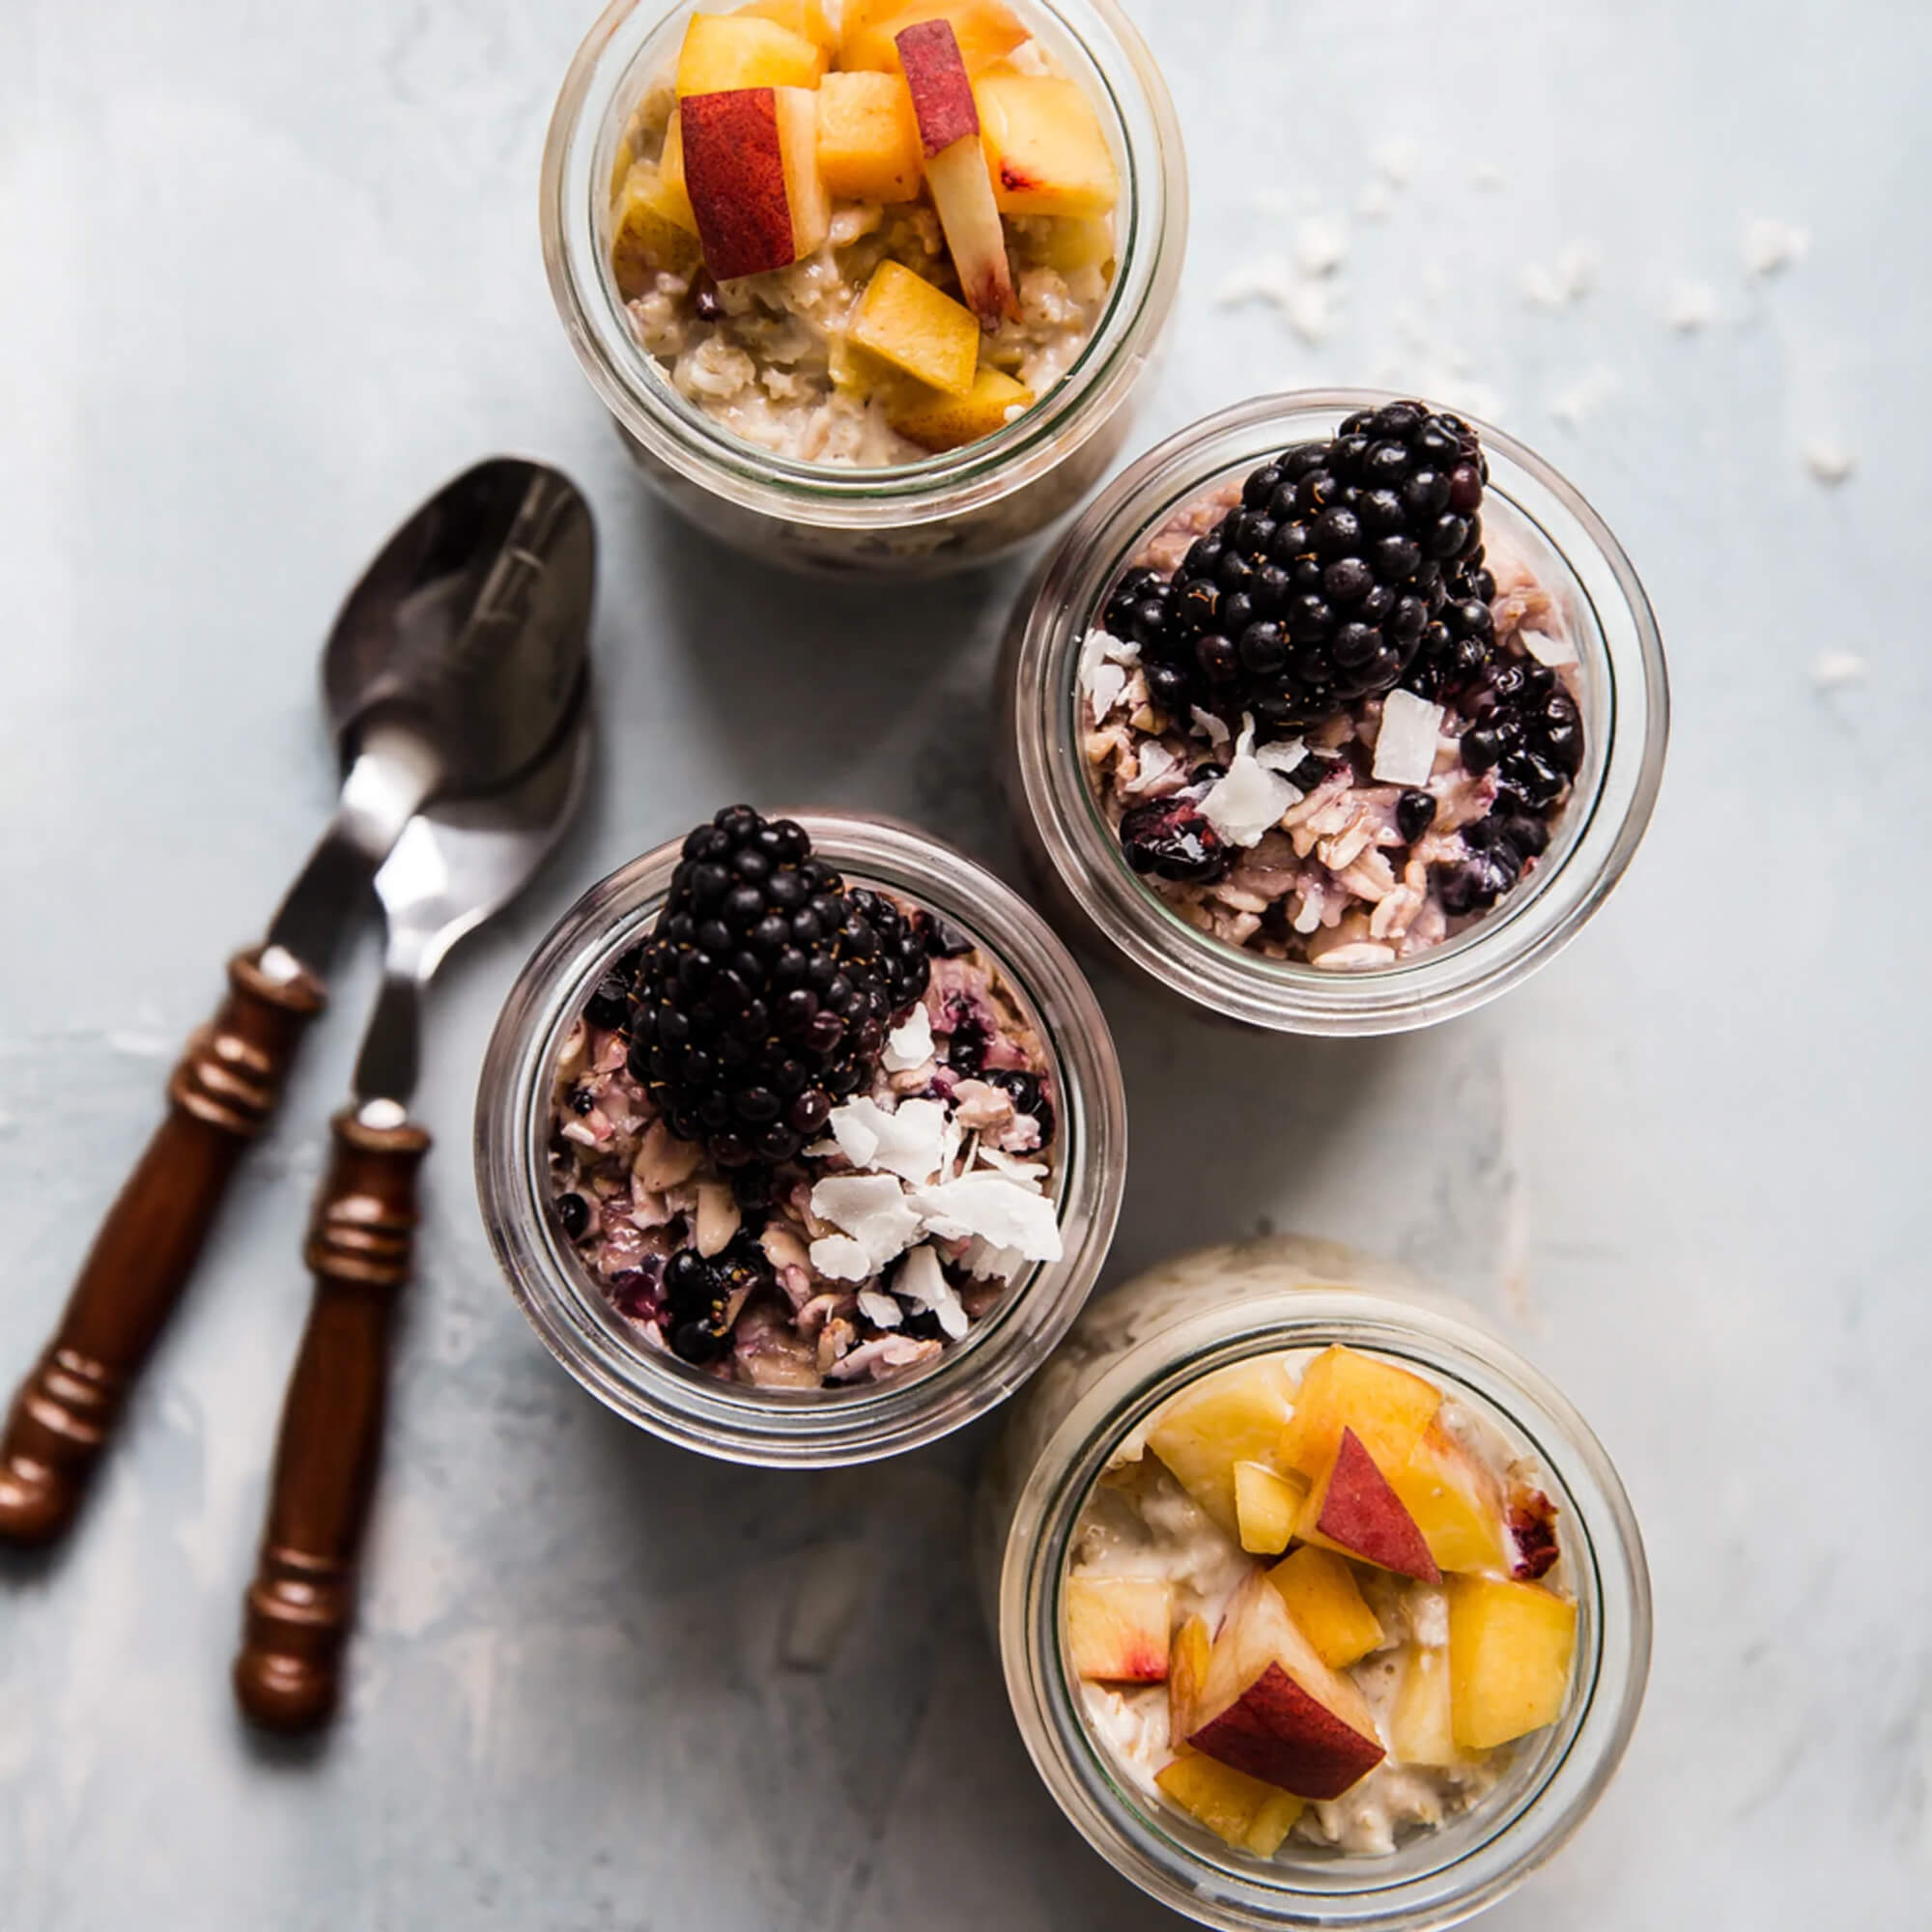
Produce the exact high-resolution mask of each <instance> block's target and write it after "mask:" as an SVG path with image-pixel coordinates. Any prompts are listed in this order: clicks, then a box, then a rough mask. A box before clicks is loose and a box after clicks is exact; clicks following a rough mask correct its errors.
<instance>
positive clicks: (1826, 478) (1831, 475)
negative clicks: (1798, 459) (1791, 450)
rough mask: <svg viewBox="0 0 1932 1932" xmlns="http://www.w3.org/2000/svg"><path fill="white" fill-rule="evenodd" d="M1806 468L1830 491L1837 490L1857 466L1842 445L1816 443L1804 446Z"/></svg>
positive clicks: (1849, 452)
mask: <svg viewBox="0 0 1932 1932" xmlns="http://www.w3.org/2000/svg"><path fill="white" fill-rule="evenodd" d="M1804 467H1805V469H1808V470H1810V472H1811V474H1812V475H1813V476H1815V477H1816V478H1817V479H1818V481H1819V482H1820V483H1822V484H1824V485H1825V487H1826V488H1827V489H1828V490H1835V489H1836V488H1837V487H1838V485H1839V484H1840V483H1842V482H1843V481H1844V480H1845V479H1846V477H1848V476H1849V475H1850V474H1851V473H1852V470H1853V469H1854V468H1855V467H1856V466H1855V464H1854V462H1853V458H1852V452H1851V451H1850V450H1849V449H1847V448H1845V446H1844V445H1843V444H1842V443H1837V442H1822V441H1814V442H1807V443H1806V444H1805V445H1804Z"/></svg>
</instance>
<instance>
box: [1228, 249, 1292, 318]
mask: <svg viewBox="0 0 1932 1932" xmlns="http://www.w3.org/2000/svg"><path fill="white" fill-rule="evenodd" d="M1294 288H1295V279H1294V270H1293V268H1292V267H1290V265H1289V260H1288V257H1287V256H1286V255H1276V254H1269V255H1257V256H1256V257H1255V258H1254V260H1253V261H1251V262H1248V263H1245V264H1243V266H1242V267H1240V268H1238V269H1236V270H1235V271H1234V272H1233V273H1232V274H1231V275H1229V276H1227V277H1226V278H1225V279H1224V280H1223V281H1222V283H1221V285H1220V287H1219V288H1217V289H1216V290H1215V291H1214V299H1215V301H1216V302H1217V303H1218V304H1219V305H1220V306H1221V307H1222V308H1239V307H1240V306H1241V304H1242V303H1243V302H1251V301H1266V302H1274V303H1276V304H1277V305H1285V304H1286V303H1287V302H1288V301H1289V300H1290V299H1291V298H1293V291H1294Z"/></svg>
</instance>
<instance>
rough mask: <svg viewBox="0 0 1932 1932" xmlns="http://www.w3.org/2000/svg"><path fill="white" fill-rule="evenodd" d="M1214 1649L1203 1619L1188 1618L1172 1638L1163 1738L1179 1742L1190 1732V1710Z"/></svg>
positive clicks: (1211, 1637) (1192, 1717) (1192, 1708)
mask: <svg viewBox="0 0 1932 1932" xmlns="http://www.w3.org/2000/svg"><path fill="white" fill-rule="evenodd" d="M1213 1647H1214V1638H1213V1633H1212V1632H1210V1631H1209V1630H1208V1619H1207V1618H1206V1617H1201V1616H1194V1617H1189V1618H1188V1619H1187V1621H1186V1622H1185V1623H1184V1624H1182V1625H1181V1626H1180V1628H1179V1630H1178V1631H1176V1632H1175V1634H1174V1642H1173V1644H1172V1645H1171V1646H1170V1647H1169V1650H1168V1653H1167V1734H1168V1736H1169V1737H1171V1738H1174V1739H1176V1740H1179V1739H1180V1738H1184V1737H1185V1736H1186V1735H1187V1734H1188V1732H1189V1731H1191V1730H1192V1729H1193V1728H1194V1707H1195V1705H1196V1704H1197V1703H1199V1702H1200V1700H1201V1687H1202V1685H1203V1684H1205V1683H1206V1682H1207V1681H1208V1653H1209V1652H1210V1651H1211V1650H1212V1649H1213Z"/></svg>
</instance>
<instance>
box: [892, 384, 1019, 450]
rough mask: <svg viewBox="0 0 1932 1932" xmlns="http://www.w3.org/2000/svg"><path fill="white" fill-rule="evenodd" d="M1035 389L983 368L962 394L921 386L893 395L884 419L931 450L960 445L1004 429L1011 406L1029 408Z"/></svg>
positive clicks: (921, 445) (952, 447) (910, 438)
mask: <svg viewBox="0 0 1932 1932" xmlns="http://www.w3.org/2000/svg"><path fill="white" fill-rule="evenodd" d="M1033 402H1034V396H1033V391H1032V390H1031V389H1029V388H1025V387H1023V386H1022V385H1021V384H1018V383H1016V382H1014V381H1013V379H1012V378H1011V377H1010V376H1006V375H1002V374H1001V372H1000V371H999V370H997V369H981V370H980V373H979V374H978V375H977V376H976V377H974V379H973V386H972V388H970V389H969V390H968V391H967V392H966V393H965V394H964V395H963V396H949V395H946V394H944V393H943V392H942V391H940V390H938V389H919V390H916V391H914V392H911V393H905V394H901V395H898V396H895V397H894V398H893V400H892V402H891V404H890V406H889V407H888V409H887V411H886V419H887V421H888V422H890V423H891V424H892V426H893V427H894V428H895V430H897V431H898V433H899V434H900V435H901V436H902V437H904V438H905V440H907V441H908V442H916V443H918V444H919V446H920V447H921V448H922V449H930V450H933V451H935V452H937V451H940V450H946V449H958V448H961V447H963V446H964V445H965V444H966V443H969V442H978V441H979V440H980V438H981V437H982V436H991V435H992V434H993V433H994V432H995V431H996V430H1002V429H1005V428H1006V426H1007V423H1008V421H1009V418H1010V417H1011V415H1012V412H1014V411H1015V410H1019V411H1022V412H1024V411H1026V410H1030V409H1032V408H1033Z"/></svg>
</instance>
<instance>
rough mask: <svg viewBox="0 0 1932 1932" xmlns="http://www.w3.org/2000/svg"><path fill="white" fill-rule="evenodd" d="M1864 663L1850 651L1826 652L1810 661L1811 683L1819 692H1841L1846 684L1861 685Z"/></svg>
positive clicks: (1863, 675)
mask: <svg viewBox="0 0 1932 1932" xmlns="http://www.w3.org/2000/svg"><path fill="white" fill-rule="evenodd" d="M1864 677H1865V661H1864V659H1863V658H1861V657H1858V656H1856V655H1855V654H1854V653H1852V652H1851V651H1826V652H1824V653H1822V654H1821V655H1820V656H1819V657H1817V658H1815V659H1814V660H1813V661H1812V665H1811V682H1812V683H1813V684H1815V685H1816V686H1817V687H1818V689H1819V690H1820V691H1842V690H1843V689H1844V688H1845V686H1846V685H1848V684H1862V683H1863V682H1864Z"/></svg>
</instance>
